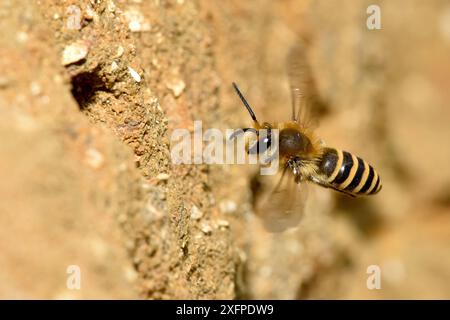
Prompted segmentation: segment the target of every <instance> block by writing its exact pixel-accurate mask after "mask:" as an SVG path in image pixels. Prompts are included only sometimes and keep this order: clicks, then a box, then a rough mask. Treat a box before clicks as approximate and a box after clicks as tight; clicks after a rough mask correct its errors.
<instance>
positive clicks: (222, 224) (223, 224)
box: [217, 220, 230, 229]
mask: <svg viewBox="0 0 450 320" xmlns="http://www.w3.org/2000/svg"><path fill="white" fill-rule="evenodd" d="M217 225H218V226H219V228H224V229H226V228H228V227H229V226H230V223H229V222H228V221H227V220H217Z"/></svg>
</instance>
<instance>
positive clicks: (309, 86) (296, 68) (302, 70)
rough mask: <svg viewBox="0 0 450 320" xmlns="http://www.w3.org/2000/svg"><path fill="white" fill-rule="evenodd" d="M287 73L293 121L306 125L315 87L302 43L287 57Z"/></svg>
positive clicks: (294, 47) (293, 48)
mask: <svg viewBox="0 0 450 320" xmlns="http://www.w3.org/2000/svg"><path fill="white" fill-rule="evenodd" d="M287 73H288V77H289V86H290V91H291V99H292V120H293V121H297V122H299V123H302V124H306V123H308V122H309V120H310V118H311V117H310V110H309V108H310V105H311V103H310V102H311V101H310V100H311V97H312V96H313V95H314V91H315V86H314V81H313V77H312V72H311V66H310V65H309V63H308V59H307V56H306V49H305V47H304V45H303V44H302V43H297V44H296V45H295V46H293V47H292V49H291V50H290V52H289V54H288V57H287Z"/></svg>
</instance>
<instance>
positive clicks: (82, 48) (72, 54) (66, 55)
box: [61, 40, 89, 66]
mask: <svg viewBox="0 0 450 320" xmlns="http://www.w3.org/2000/svg"><path fill="white" fill-rule="evenodd" d="M88 51H89V49H88V46H87V45H86V43H85V42H84V41H82V40H79V41H76V42H74V43H72V44H70V45H68V46H66V47H65V48H64V51H63V54H62V59H61V63H62V65H63V66H66V65H69V64H72V63H74V62H78V61H80V60H82V59H84V58H85V57H86V56H87V54H88Z"/></svg>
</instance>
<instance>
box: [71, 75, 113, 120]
mask: <svg viewBox="0 0 450 320" xmlns="http://www.w3.org/2000/svg"><path fill="white" fill-rule="evenodd" d="M71 86H72V89H71V93H72V96H73V97H74V99H75V100H76V101H77V103H78V107H79V108H80V110H81V111H84V110H86V109H87V108H88V107H89V105H90V104H91V103H92V102H93V100H94V98H95V95H96V93H97V92H98V91H108V88H107V86H106V83H105V82H104V81H103V79H102V77H101V76H100V75H99V74H98V72H97V71H96V70H93V71H89V72H82V73H79V74H77V75H75V76H73V77H72V80H71Z"/></svg>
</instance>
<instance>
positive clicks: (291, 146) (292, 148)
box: [279, 128, 312, 157]
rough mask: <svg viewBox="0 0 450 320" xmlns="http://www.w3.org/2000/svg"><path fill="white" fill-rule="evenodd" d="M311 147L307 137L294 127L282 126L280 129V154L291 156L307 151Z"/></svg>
mask: <svg viewBox="0 0 450 320" xmlns="http://www.w3.org/2000/svg"><path fill="white" fill-rule="evenodd" d="M311 147H312V144H311V141H310V140H309V138H308V137H307V136H306V135H304V134H303V133H301V132H300V131H299V130H296V129H295V128H284V129H282V130H281V131H280V136H279V148H280V154H281V155H282V156H286V157H291V156H296V155H299V154H302V153H307V152H309V151H310V149H311Z"/></svg>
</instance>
